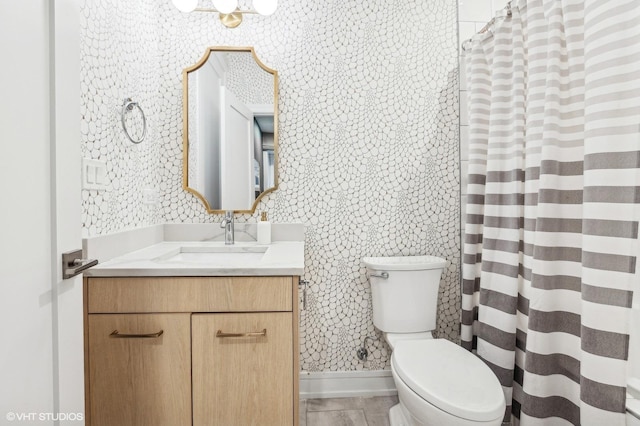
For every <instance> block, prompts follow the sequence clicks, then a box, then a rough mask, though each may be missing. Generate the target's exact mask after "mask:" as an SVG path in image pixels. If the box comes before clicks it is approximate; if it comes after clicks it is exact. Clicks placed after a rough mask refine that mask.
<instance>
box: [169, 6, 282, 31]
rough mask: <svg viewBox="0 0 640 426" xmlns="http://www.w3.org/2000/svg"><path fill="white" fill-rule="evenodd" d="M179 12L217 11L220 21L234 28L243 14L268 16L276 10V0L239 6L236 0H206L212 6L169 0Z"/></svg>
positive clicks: (240, 21)
mask: <svg viewBox="0 0 640 426" xmlns="http://www.w3.org/2000/svg"><path fill="white" fill-rule="evenodd" d="M171 1H172V2H173V5H174V6H175V7H176V8H178V10H180V11H181V12H184V13H190V12H212V13H218V14H219V16H220V22H222V25H224V26H225V27H227V28H235V27H237V26H238V25H240V24H241V23H242V16H243V15H244V14H258V15H263V16H269V15H271V14H273V12H275V11H276V8H277V7H278V0H253V5H252V7H248V6H241V5H239V4H238V0H208V1H211V3H213V7H212V8H201V7H198V0H171Z"/></svg>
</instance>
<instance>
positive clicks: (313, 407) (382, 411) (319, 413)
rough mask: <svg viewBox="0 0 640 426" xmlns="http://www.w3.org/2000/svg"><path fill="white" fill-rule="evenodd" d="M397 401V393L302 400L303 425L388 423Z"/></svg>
mask: <svg viewBox="0 0 640 426" xmlns="http://www.w3.org/2000/svg"><path fill="white" fill-rule="evenodd" d="M397 403H398V397H397V396H376V397H369V398H365V397H357V398H326V399H307V400H301V401H300V426H389V408H391V407H392V406H394V405H395V404H397Z"/></svg>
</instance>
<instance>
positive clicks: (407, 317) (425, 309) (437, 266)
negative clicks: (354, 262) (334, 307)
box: [362, 256, 447, 333]
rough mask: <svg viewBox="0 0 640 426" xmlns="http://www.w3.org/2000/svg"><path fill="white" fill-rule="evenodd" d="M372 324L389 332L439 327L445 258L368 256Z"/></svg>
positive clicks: (365, 259)
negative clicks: (439, 300) (437, 317)
mask: <svg viewBox="0 0 640 426" xmlns="http://www.w3.org/2000/svg"><path fill="white" fill-rule="evenodd" d="M362 261H363V263H364V264H365V266H366V267H367V276H368V277H369V283H370V285H371V301H372V305H373V324H374V325H375V326H376V328H378V330H380V331H384V332H387V333H417V332H423V331H431V330H435V328H436V316H437V311H438V309H437V306H438V289H439V287H440V277H441V275H442V270H443V269H444V267H445V266H446V264H447V261H446V260H445V259H442V258H439V257H435V256H393V257H365V258H364V259H362Z"/></svg>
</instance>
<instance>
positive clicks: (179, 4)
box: [171, 0, 198, 13]
mask: <svg viewBox="0 0 640 426" xmlns="http://www.w3.org/2000/svg"><path fill="white" fill-rule="evenodd" d="M171 1H172V2H173V5H174V6H175V7H176V8H177V9H178V10H179V11H180V12H184V13H189V12H193V11H194V10H195V8H196V7H198V0H171Z"/></svg>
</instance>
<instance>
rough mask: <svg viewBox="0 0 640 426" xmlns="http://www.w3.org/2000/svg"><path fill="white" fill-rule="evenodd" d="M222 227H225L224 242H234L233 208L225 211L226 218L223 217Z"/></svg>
mask: <svg viewBox="0 0 640 426" xmlns="http://www.w3.org/2000/svg"><path fill="white" fill-rule="evenodd" d="M220 228H224V243H225V244H227V245H229V244H233V243H234V235H233V210H227V211H226V212H225V213H224V219H222V222H221V223H220Z"/></svg>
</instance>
